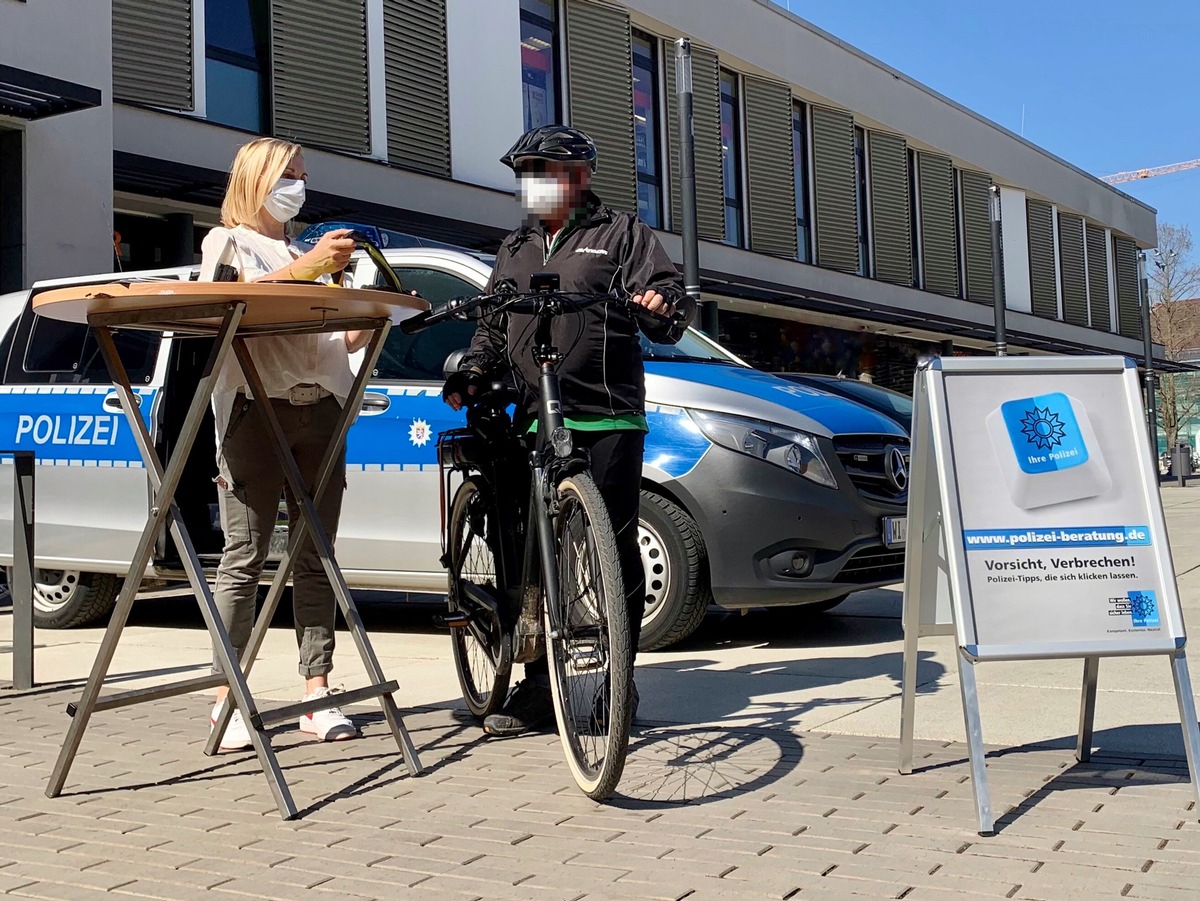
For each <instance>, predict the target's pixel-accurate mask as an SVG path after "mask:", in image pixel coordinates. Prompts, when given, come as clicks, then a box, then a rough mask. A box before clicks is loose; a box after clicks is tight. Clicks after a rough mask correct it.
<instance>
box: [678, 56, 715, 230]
mask: <svg viewBox="0 0 1200 901" xmlns="http://www.w3.org/2000/svg"><path fill="white" fill-rule="evenodd" d="M675 90H676V88H675V56H674V54H673V53H672V54H668V59H667V119H668V125H669V126H670V134H669V135H668V136H667V148H668V150H669V156H670V162H671V228H672V229H673V230H674V231H677V232H678V231H680V224H679V223H680V220H681V217H682V215H683V210H682V208H681V207H680V202H681V201H680V195H679V95H678V94H676V93H675ZM692 118H693V125H694V130H693V134H694V139H693V140H694V141H695V149H696V219H697V222H698V225H697V232H698V233H699V235H700V237H701V238H707V239H708V240H710V241H724V240H725V163H724V160H723V158H722V156H721V68H720V64H719V63H718V61H717V55H716V54H715V53H713V52H712V51H711V50H704V49H702V48H700V47H697V46H696V45H695V44H693V45H692Z"/></svg>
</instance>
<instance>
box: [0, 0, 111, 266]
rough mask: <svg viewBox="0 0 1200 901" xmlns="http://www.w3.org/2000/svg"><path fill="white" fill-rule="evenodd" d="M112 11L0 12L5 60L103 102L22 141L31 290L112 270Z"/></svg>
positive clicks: (66, 6) (103, 2)
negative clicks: (95, 93) (96, 94)
mask: <svg viewBox="0 0 1200 901" xmlns="http://www.w3.org/2000/svg"><path fill="white" fill-rule="evenodd" d="M111 34H112V4H111V2H110V0H88V2H86V3H8V2H5V3H3V4H0V60H3V61H4V64H5V65H9V66H15V67H17V68H19V69H25V70H28V71H30V72H36V73H38V74H40V75H48V76H50V77H52V78H62V79H66V80H67V81H73V82H75V83H77V84H81V85H86V86H87V87H92V88H97V89H98V90H99V91H100V92H101V94H102V102H101V104H100V106H98V107H96V108H95V109H90V110H80V111H77V112H73V113H64V114H62V115H59V116H52V117H50V118H46V119H39V120H36V121H33V122H23V121H22V120H9V124H14V125H16V126H17V127H19V128H21V129H22V130H23V131H24V133H25V140H24V145H25V148H24V157H25V159H24V165H25V202H24V214H25V267H24V268H25V273H24V280H25V284H26V285H28V284H30V283H31V282H32V281H35V280H36V279H40V278H53V277H58V276H70V275H79V274H85V273H92V272H108V271H109V270H110V269H112V257H113V252H112V192H113V173H112V151H113V130H112V41H111V40H110V39H109V37H108V36H109V35H111Z"/></svg>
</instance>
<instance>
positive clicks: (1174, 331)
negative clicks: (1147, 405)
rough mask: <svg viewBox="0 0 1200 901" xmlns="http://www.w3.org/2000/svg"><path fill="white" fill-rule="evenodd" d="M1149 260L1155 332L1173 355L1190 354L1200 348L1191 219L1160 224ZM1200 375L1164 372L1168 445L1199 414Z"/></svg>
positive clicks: (1199, 289)
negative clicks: (1180, 222) (1188, 221)
mask: <svg viewBox="0 0 1200 901" xmlns="http://www.w3.org/2000/svg"><path fill="white" fill-rule="evenodd" d="M1150 264H1151V265H1149V266H1148V267H1147V272H1146V276H1147V281H1148V283H1149V285H1148V287H1149V293H1150V334H1151V335H1152V336H1153V338H1154V340H1155V341H1156V342H1158V343H1159V344H1161V345H1163V348H1164V349H1165V351H1166V356H1167V359H1168V360H1173V361H1181V360H1190V359H1192V358H1193V356H1194V355H1195V354H1196V353H1197V352H1200V296H1198V295H1200V266H1198V265H1196V263H1195V261H1194V259H1193V256H1192V233H1191V230H1190V229H1188V227H1187V226H1186V225H1170V224H1168V223H1165V222H1164V223H1162V224H1161V225H1159V227H1158V249H1157V250H1155V251H1153V252H1152V254H1151V257H1150ZM1189 351H1191V352H1192V353H1189ZM1198 375H1200V373H1192V372H1164V373H1162V375H1161V379H1160V387H1159V402H1158V424H1159V427H1160V428H1162V430H1163V431H1164V432H1165V433H1166V437H1167V448H1168V449H1171V448H1174V447H1175V443H1176V442H1177V441H1178V440H1179V433H1180V431H1181V430H1182V429H1183V428H1184V427H1185V426H1186V425H1187V423H1188V422H1189V421H1190V420H1191V419H1193V418H1194V417H1195V416H1196V415H1197V414H1200V378H1198V377H1197V376H1198Z"/></svg>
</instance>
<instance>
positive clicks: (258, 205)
mask: <svg viewBox="0 0 1200 901" xmlns="http://www.w3.org/2000/svg"><path fill="white" fill-rule="evenodd" d="M303 152H304V149H303V148H302V147H301V146H300V145H299V144H293V143H291V142H290V141H281V140H279V139H278V138H255V139H254V140H253V141H251V142H250V143H248V144H243V145H242V146H241V147H239V148H238V152H237V156H235V157H234V158H233V166H232V167H230V169H229V184H228V185H227V186H226V188H225V199H224V200H223V201H222V202H221V224H222V225H224V226H225V227H226V228H234V227H235V226H238V225H253V224H254V223H255V222H256V221H257V219H258V211H259V210H260V209H262V205H263V201H264V200H266V199H267V195H268V194H270V193H271V188H273V187H275V182H277V181H279V178H280V177H281V176H282V175H283V171H284V170H285V169H286V168H287V167H288V164H289V163H291V161H292V160H293V159H295V158H296V157H297V156H298V155H300V154H301V153H303Z"/></svg>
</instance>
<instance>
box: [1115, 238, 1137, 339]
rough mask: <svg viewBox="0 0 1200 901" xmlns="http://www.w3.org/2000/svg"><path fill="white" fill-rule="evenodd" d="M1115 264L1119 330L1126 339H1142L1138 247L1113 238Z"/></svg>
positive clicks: (1130, 242) (1127, 239) (1122, 239)
mask: <svg viewBox="0 0 1200 901" xmlns="http://www.w3.org/2000/svg"><path fill="white" fill-rule="evenodd" d="M1113 262H1114V263H1115V267H1114V268H1115V269H1116V275H1117V330H1118V331H1119V332H1120V333H1121V334H1122V335H1124V336H1125V337H1126V338H1140V337H1142V311H1141V308H1140V306H1139V303H1138V266H1137V245H1136V244H1134V243H1133V241H1131V240H1129V238H1119V237H1117V236H1116V235H1114V236H1113Z"/></svg>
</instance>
